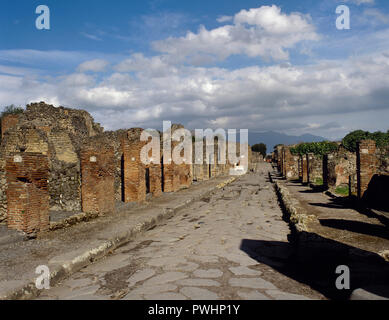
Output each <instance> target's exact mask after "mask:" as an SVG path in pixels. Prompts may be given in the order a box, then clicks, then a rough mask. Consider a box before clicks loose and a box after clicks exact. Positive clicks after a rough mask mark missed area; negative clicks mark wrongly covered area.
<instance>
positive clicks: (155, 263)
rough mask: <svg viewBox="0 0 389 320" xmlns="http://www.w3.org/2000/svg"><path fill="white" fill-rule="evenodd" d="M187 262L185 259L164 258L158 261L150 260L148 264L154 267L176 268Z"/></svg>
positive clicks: (157, 259)
mask: <svg viewBox="0 0 389 320" xmlns="http://www.w3.org/2000/svg"><path fill="white" fill-rule="evenodd" d="M185 262H186V260H185V259H184V258H180V257H176V256H174V257H163V258H156V259H150V260H149V261H147V264H148V265H149V266H152V267H164V266H176V265H178V264H180V263H185Z"/></svg>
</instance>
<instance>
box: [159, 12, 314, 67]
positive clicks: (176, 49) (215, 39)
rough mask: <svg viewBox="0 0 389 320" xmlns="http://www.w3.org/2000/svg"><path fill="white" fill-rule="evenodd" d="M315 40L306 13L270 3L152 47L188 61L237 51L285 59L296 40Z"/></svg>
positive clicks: (227, 54)
mask: <svg viewBox="0 0 389 320" xmlns="http://www.w3.org/2000/svg"><path fill="white" fill-rule="evenodd" d="M222 20H225V19H222ZM219 21H220V19H219ZM318 39H319V36H318V34H317V33H316V31H315V27H314V25H313V24H312V23H311V19H310V17H309V16H308V15H302V14H300V13H291V14H289V15H288V14H285V13H282V12H281V9H280V8H279V7H277V6H275V5H273V6H262V7H260V8H255V9H250V10H242V11H240V12H239V13H237V14H236V15H235V16H234V17H233V24H227V25H224V26H221V27H218V28H215V29H211V30H207V29H206V28H205V27H204V26H201V27H200V29H199V30H198V32H197V33H193V32H188V33H187V34H186V36H184V37H179V38H172V37H171V38H168V39H166V40H161V41H156V42H154V43H153V47H154V49H155V50H157V51H159V52H162V53H165V54H169V55H172V56H174V57H175V58H176V59H179V60H184V61H185V60H186V61H190V62H193V61H201V60H199V59H202V60H203V61H204V62H209V61H215V60H224V59H226V58H227V57H229V56H231V55H237V54H244V55H247V56H249V57H260V58H264V59H273V60H287V59H288V58H289V52H288V49H291V48H293V47H295V46H296V45H297V44H298V43H300V42H303V41H314V40H318Z"/></svg>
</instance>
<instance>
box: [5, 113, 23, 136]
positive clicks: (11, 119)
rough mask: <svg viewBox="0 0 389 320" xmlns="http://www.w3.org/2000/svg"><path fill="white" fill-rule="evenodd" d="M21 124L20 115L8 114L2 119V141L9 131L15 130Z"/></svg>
mask: <svg viewBox="0 0 389 320" xmlns="http://www.w3.org/2000/svg"><path fill="white" fill-rule="evenodd" d="M18 123H19V115H18V114H8V115H5V116H4V117H2V118H1V139H3V138H4V134H5V133H6V132H7V131H8V129H11V128H15V127H16V125H17V124H18Z"/></svg>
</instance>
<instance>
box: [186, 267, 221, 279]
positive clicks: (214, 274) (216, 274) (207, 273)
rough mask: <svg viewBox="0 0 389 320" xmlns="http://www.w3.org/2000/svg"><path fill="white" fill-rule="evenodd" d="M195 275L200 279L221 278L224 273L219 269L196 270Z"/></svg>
mask: <svg viewBox="0 0 389 320" xmlns="http://www.w3.org/2000/svg"><path fill="white" fill-rule="evenodd" d="M193 275H194V276H196V277H199V278H220V277H221V276H222V275H223V272H222V271H221V270H219V269H208V270H201V269H199V270H196V271H194V272H193Z"/></svg>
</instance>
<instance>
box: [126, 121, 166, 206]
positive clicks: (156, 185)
mask: <svg viewBox="0 0 389 320" xmlns="http://www.w3.org/2000/svg"><path fill="white" fill-rule="evenodd" d="M142 131H143V129H141V128H133V129H130V130H128V133H127V136H126V137H125V138H123V140H122V148H123V166H124V170H123V173H124V179H123V185H124V201H125V202H133V201H144V200H146V195H147V191H148V190H147V187H149V191H150V193H152V194H153V196H159V195H161V194H162V181H161V175H162V167H161V158H160V159H158V160H157V161H158V162H159V163H151V164H148V165H146V164H144V163H142V161H141V150H142V148H143V147H144V146H145V145H146V144H147V142H144V141H140V136H141V134H142ZM149 156H151V155H149ZM154 162H155V161H154ZM167 169H168V168H167V166H166V165H164V175H165V174H166V170H167ZM146 178H148V179H149V181H147V179H146ZM168 178H170V175H168ZM166 181H167V180H166V177H165V181H164V182H163V184H164V189H165V190H166V188H169V186H170V185H169V184H166Z"/></svg>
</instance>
